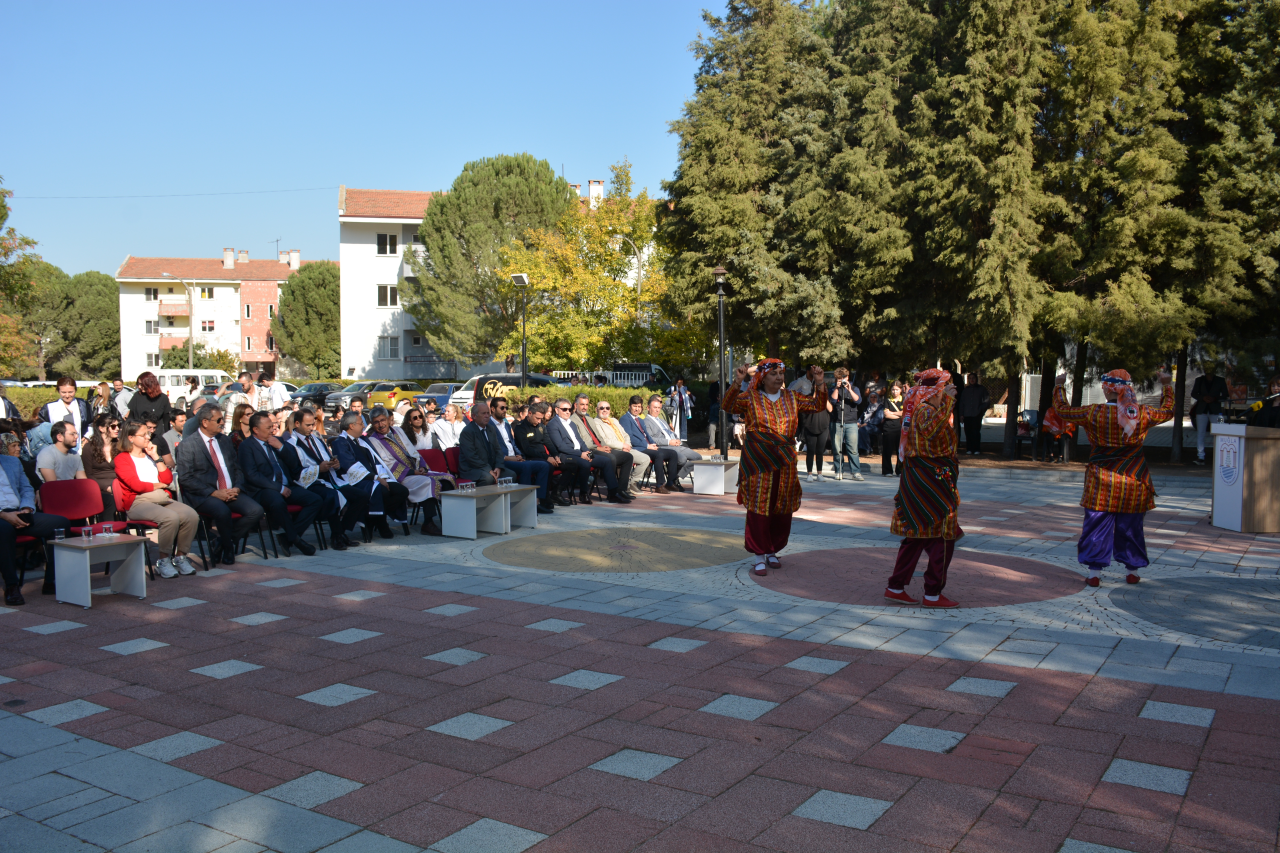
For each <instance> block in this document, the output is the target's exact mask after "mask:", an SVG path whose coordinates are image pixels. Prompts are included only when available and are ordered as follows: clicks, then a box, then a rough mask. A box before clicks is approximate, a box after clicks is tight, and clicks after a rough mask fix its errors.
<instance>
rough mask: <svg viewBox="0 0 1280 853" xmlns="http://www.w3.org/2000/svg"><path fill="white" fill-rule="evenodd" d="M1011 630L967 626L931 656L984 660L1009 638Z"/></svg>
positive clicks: (999, 627)
mask: <svg viewBox="0 0 1280 853" xmlns="http://www.w3.org/2000/svg"><path fill="white" fill-rule="evenodd" d="M1011 630H1012V629H1010V628H1008V627H1005V626H1002V625H966V626H965V627H963V628H961V629H960V630H959V631H957V632H956V633H954V634H952V635H951V637H950V638H949V639H948V640H947V641H946V642H944V643H943V644H942V645H940V646H938V647H937V648H936V649H934V650H933V651H931V652H929V655H930V657H942V658H949V659H952V660H971V661H977V660H982V659H983V658H984V657H986V656H987V654H988V653H990V652H991V650H992V649H994V648H995V647H996V646H998V645H1000V644H1001V643H1002V642H1004V641H1005V639H1006V638H1008V636H1009V634H1010V632H1011Z"/></svg>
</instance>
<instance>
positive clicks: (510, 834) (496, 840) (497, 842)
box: [430, 817, 547, 853]
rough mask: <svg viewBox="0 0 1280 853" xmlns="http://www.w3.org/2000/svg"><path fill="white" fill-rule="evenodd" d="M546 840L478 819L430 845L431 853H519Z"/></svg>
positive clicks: (510, 827)
mask: <svg viewBox="0 0 1280 853" xmlns="http://www.w3.org/2000/svg"><path fill="white" fill-rule="evenodd" d="M546 838H547V836H545V835H543V834H542V833H541V832H534V831H533V830H531V829H521V828H520V827H518V826H512V825H511V824H508V823H500V822H498V821H496V820H490V819H489V818H487V817H486V818H481V819H480V820H478V821H476V822H475V823H473V824H471V825H470V826H468V827H467V828H466V829H463V830H460V831H458V832H455V833H454V834H453V835H450V836H449V837H447V838H442V839H440V840H439V841H437V842H436V843H435V844H432V845H431V848H430V849H431V850H432V851H434V853H523V852H524V851H525V850H528V849H529V848H530V847H532V846H533V845H535V844H538V843H539V842H541V841H545V840H546Z"/></svg>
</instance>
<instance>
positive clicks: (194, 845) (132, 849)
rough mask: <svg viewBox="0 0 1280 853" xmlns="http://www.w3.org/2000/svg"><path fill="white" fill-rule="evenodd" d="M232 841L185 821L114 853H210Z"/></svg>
mask: <svg viewBox="0 0 1280 853" xmlns="http://www.w3.org/2000/svg"><path fill="white" fill-rule="evenodd" d="M234 841H236V838H235V837H234V836H231V835H228V834H226V833H225V832H219V831H218V830H216V829H213V828H211V827H208V826H204V825H203V824H199V823H192V822H190V821H187V822H186V823H180V824H178V825H177V826H171V827H169V828H168V829H162V830H160V831H159V832H156V833H153V834H151V835H148V836H147V837H146V838H139V839H138V840H137V841H131V842H130V843H128V844H126V845H124V846H123V847H117V848H116V851H115V853H179V851H180V852H181V853H212V851H214V850H220V849H222V848H224V847H226V846H227V845H228V844H231V843H233V842H234Z"/></svg>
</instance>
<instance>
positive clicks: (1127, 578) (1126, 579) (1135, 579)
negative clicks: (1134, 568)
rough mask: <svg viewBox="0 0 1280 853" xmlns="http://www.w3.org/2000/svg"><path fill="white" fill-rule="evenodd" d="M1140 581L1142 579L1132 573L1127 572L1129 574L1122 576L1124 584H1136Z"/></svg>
mask: <svg viewBox="0 0 1280 853" xmlns="http://www.w3.org/2000/svg"><path fill="white" fill-rule="evenodd" d="M1140 580H1142V578H1140V577H1138V576H1137V575H1135V574H1134V573H1133V572H1129V574H1127V575H1125V576H1124V582H1125V583H1137V582H1138V581H1140Z"/></svg>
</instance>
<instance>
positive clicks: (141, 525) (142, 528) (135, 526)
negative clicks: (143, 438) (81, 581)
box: [111, 480, 209, 580]
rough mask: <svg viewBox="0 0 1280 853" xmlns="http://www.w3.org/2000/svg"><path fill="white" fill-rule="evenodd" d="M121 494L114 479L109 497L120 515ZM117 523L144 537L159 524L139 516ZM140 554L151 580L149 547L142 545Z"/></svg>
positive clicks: (122, 511)
mask: <svg viewBox="0 0 1280 853" xmlns="http://www.w3.org/2000/svg"><path fill="white" fill-rule="evenodd" d="M123 494H124V490H123V489H121V488H120V481H119V480H116V481H115V482H113V483H112V484H111V497H112V499H113V500H114V501H115V504H116V512H118V513H120V514H121V515H124V514H125V508H124V507H122V506H121V505H120V496H121V495H123ZM117 523H119V524H124V525H125V527H126V529H128V530H131V531H132V532H133V535H135V536H142V537H144V538H145V537H146V535H147V531H148V530H159V529H160V525H158V524H156V523H155V522H154V521H145V520H143V519H141V518H138V519H130V518H126V520H125V521H123V522H117ZM142 554H143V556H145V557H146V558H147V576H148V577H149V578H151V579H152V580H155V579H156V568H155V566H153V565H152V564H151V549H150V548H147V547H146V546H145V545H144V546H143V548H142ZM205 568H206V569H208V568H209V564H208V563H205Z"/></svg>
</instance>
